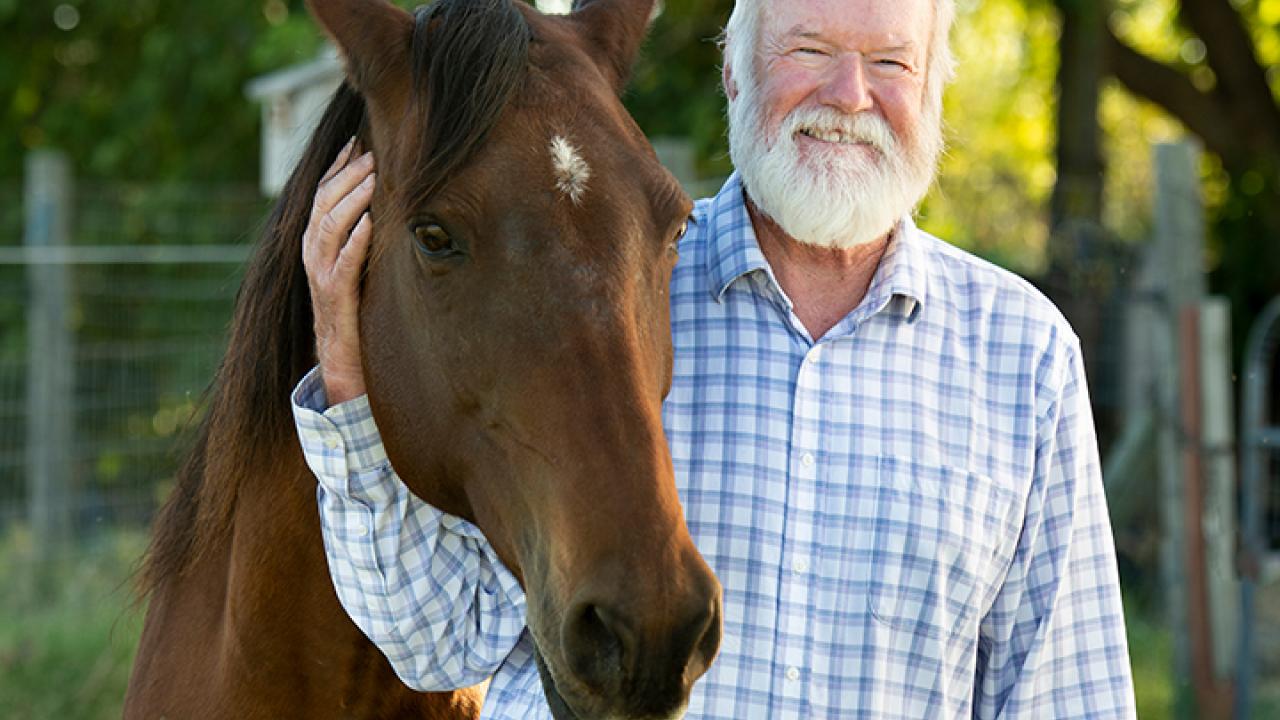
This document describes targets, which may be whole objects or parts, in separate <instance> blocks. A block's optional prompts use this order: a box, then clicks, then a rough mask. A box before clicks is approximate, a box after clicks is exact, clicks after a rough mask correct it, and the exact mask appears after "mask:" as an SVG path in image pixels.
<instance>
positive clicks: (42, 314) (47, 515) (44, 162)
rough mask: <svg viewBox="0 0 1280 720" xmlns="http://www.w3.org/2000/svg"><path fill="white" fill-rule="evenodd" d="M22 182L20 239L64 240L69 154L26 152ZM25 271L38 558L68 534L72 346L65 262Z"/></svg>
mask: <svg viewBox="0 0 1280 720" xmlns="http://www.w3.org/2000/svg"><path fill="white" fill-rule="evenodd" d="M25 182H26V189H25V198H24V202H25V213H26V219H25V222H26V226H25V232H24V243H25V245H26V246H27V247H28V248H31V249H35V248H44V247H52V246H64V245H68V244H70V243H69V240H70V236H71V212H72V210H71V198H72V176H71V165H70V163H69V162H68V160H67V157H66V156H65V155H63V154H62V153H60V152H57V151H54V150H42V151H36V152H33V153H31V154H30V155H28V156H27V161H26V180H25ZM27 273H28V274H27V277H28V284H29V293H30V305H29V307H28V310H27V358H28V362H27V373H28V374H27V443H26V444H27V453H26V459H27V506H28V513H29V517H30V521H31V529H32V533H33V535H34V550H35V553H36V560H37V561H39V560H40V559H42V558H48V557H51V556H53V555H55V554H56V553H57V552H59V551H60V550H62V549H64V548H65V547H66V546H67V544H68V543H69V541H70V539H71V532H72V508H71V497H72V493H71V484H72V472H73V468H74V465H73V457H74V450H75V444H74V434H75V415H74V412H73V405H72V402H73V393H74V391H75V372H74V368H75V358H74V353H75V345H74V340H73V334H72V330H73V329H72V327H71V320H72V318H71V278H70V271H69V269H68V266H67V265H66V264H65V263H57V262H50V263H39V262H33V263H31V264H29V265H28V266H27ZM37 566H38V565H37Z"/></svg>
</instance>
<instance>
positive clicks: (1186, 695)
mask: <svg viewBox="0 0 1280 720" xmlns="http://www.w3.org/2000/svg"><path fill="white" fill-rule="evenodd" d="M1198 157H1199V153H1198V152H1197V150H1196V148H1195V147H1194V146H1192V145H1190V144H1188V143H1179V144H1169V145H1157V146H1156V148H1155V171H1156V196H1155V221H1156V223H1155V224H1156V228H1155V239H1154V245H1155V250H1156V252H1155V254H1154V255H1153V256H1152V257H1153V258H1154V259H1156V261H1157V262H1158V263H1159V266H1158V271H1157V273H1156V276H1157V277H1159V278H1160V279H1161V281H1162V282H1161V285H1162V289H1163V292H1162V293H1161V295H1162V298H1161V299H1162V300H1163V305H1164V310H1165V312H1164V319H1163V322H1157V323H1155V324H1153V326H1152V347H1153V348H1154V349H1155V351H1156V355H1155V357H1157V358H1167V360H1166V361H1164V362H1160V363H1159V367H1158V371H1157V384H1158V387H1159V390H1158V392H1157V397H1158V403H1159V404H1158V407H1159V413H1158V417H1157V418H1156V420H1157V434H1158V438H1159V440H1158V444H1157V445H1158V447H1159V456H1160V498H1161V500H1160V511H1161V512H1160V515H1161V520H1162V523H1163V528H1164V544H1163V551H1162V553H1161V558H1162V561H1163V563H1162V564H1163V570H1164V571H1163V573H1162V575H1163V577H1164V593H1163V595H1164V599H1165V603H1166V605H1165V609H1166V613H1167V614H1166V618H1167V622H1168V627H1170V628H1174V629H1175V632H1174V633H1173V638H1174V656H1173V680H1174V690H1175V698H1176V703H1177V705H1176V709H1175V713H1176V716H1177V717H1178V718H1186V719H1188V720H1189V719H1190V718H1191V717H1193V714H1194V713H1195V687H1194V685H1193V682H1192V665H1193V663H1192V654H1193V652H1192V643H1191V638H1190V633H1187V632H1184V630H1185V628H1187V623H1188V621H1189V601H1190V597H1189V592H1188V582H1189V581H1190V580H1191V578H1189V577H1188V574H1187V568H1186V559H1187V525H1186V508H1187V497H1186V483H1185V476H1184V473H1183V457H1182V446H1183V443H1184V442H1185V439H1184V438H1183V436H1182V430H1183V427H1182V422H1181V418H1180V415H1181V413H1180V409H1181V408H1182V407H1183V401H1182V400H1183V399H1182V392H1181V391H1180V381H1181V377H1182V376H1183V374H1184V373H1183V367H1182V365H1183V363H1181V362H1180V360H1181V358H1180V357H1179V353H1178V349H1179V345H1180V342H1179V341H1180V338H1181V337H1182V332H1181V326H1182V322H1183V321H1182V318H1183V316H1184V310H1185V309H1187V308H1196V307H1198V306H1199V303H1200V299H1201V297H1203V295H1204V265H1203V252H1204V250H1203V247H1204V245H1203V243H1204V241H1203V233H1204V218H1203V212H1202V209H1201V204H1200V193H1199V178H1200V171H1199V168H1198V166H1197V160H1198Z"/></svg>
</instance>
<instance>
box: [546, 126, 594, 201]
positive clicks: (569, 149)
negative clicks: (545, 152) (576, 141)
mask: <svg viewBox="0 0 1280 720" xmlns="http://www.w3.org/2000/svg"><path fill="white" fill-rule="evenodd" d="M551 162H552V165H553V166H554V167H555V174H556V188H558V189H559V190H560V192H562V193H564V194H565V195H568V196H569V199H570V200H572V201H573V204H574V205H578V204H580V203H581V202H582V196H583V194H584V193H586V191H587V180H590V179H591V168H590V167H589V166H588V165H587V161H586V160H583V159H582V155H580V154H578V150H577V148H575V147H574V146H573V144H572V143H570V142H569V141H568V140H566V139H564V136H562V135H557V136H555V137H554V138H552V139H551Z"/></svg>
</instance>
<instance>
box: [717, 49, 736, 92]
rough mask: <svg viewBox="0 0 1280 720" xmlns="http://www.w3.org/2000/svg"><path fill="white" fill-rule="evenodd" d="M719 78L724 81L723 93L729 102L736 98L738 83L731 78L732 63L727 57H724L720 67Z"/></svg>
mask: <svg viewBox="0 0 1280 720" xmlns="http://www.w3.org/2000/svg"><path fill="white" fill-rule="evenodd" d="M720 80H721V82H723V83H724V95H725V97H727V98H729V102H733V101H734V100H737V99H738V83H737V82H735V81H734V79H733V65H732V64H730V62H729V58H727V57H726V58H725V59H724V67H722V68H720Z"/></svg>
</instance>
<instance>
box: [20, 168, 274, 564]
mask: <svg viewBox="0 0 1280 720" xmlns="http://www.w3.org/2000/svg"><path fill="white" fill-rule="evenodd" d="M13 196H15V195H11V197H13ZM16 196H17V197H21V195H20V194H17V195H16ZM73 197H74V200H73V202H72V206H71V215H72V218H71V232H70V237H69V241H70V246H69V247H67V248H63V249H62V251H61V252H59V253H57V254H56V256H55V255H52V254H48V253H46V254H45V255H42V256H38V257H37V256H32V255H30V254H27V255H23V254H21V253H18V252H16V251H17V250H19V247H18V246H19V245H21V243H22V239H23V238H22V233H23V228H22V225H23V218H22V217H21V208H20V207H19V208H17V209H13V208H8V207H6V209H5V211H4V212H3V213H0V250H3V251H8V252H7V254H0V328H2V329H0V341H2V344H0V534H2V533H4V532H5V531H7V530H9V529H11V528H14V527H21V526H23V525H26V524H29V523H30V522H31V515H32V507H33V503H34V502H35V497H34V495H33V482H32V477H33V463H37V462H39V458H36V457H35V456H33V450H32V448H33V447H34V446H35V445H37V444H38V443H36V442H35V441H36V440H45V441H49V440H50V438H38V437H35V435H36V434H38V433H40V432H43V428H44V427H45V426H42V425H41V424H39V423H38V422H36V418H37V417H38V416H40V415H42V414H46V413H49V412H53V411H55V410H56V411H58V412H63V413H65V414H66V415H67V416H68V417H69V421H68V422H67V423H66V425H67V428H68V429H67V431H66V432H65V433H58V436H57V437H56V438H54V441H55V442H56V443H57V445H58V446H59V447H56V448H53V449H52V450H51V452H52V454H54V455H55V456H56V457H57V458H58V459H59V461H58V463H57V466H58V467H59V468H61V469H60V470H59V472H60V473H61V474H62V475H65V477H63V478H61V481H60V482H62V483H64V484H63V485H60V486H59V489H58V492H57V495H58V497H54V498H53V499H52V503H53V504H54V505H55V506H56V507H55V513H56V514H58V515H60V516H61V517H63V518H64V520H65V524H66V526H67V528H66V531H67V533H68V534H69V535H70V536H71V537H72V538H74V539H76V540H78V541H81V542H77V543H76V544H77V545H83V541H89V540H92V538H93V537H94V536H95V535H96V534H100V532H101V531H103V530H106V529H110V528H114V527H119V526H132V527H138V528H141V527H145V525H146V523H147V522H148V521H149V519H150V517H151V515H152V513H153V512H154V510H155V508H156V507H157V505H158V502H159V501H160V500H161V499H162V498H163V496H164V495H165V492H166V490H167V488H168V487H169V485H170V484H171V482H172V478H173V476H174V473H175V471H176V469H177V466H178V463H179V460H180V456H181V452H182V450H183V447H184V442H183V437H184V432H183V431H184V428H187V427H188V426H189V425H190V423H191V422H192V420H193V419H195V418H196V417H197V415H198V413H199V408H200V400H201V395H202V393H203V391H204V389H205V387H206V386H207V385H208V383H209V381H210V380H211V378H212V376H213V372H214V370H215V369H216V366H217V363H218V361H219V359H220V357H221V353H222V350H223V346H224V342H225V332H226V328H227V325H228V322H229V320H230V317H231V311H232V305H233V302H234V297H235V293H236V290H237V288H238V286H239V282H240V277H241V270H242V265H243V260H244V258H245V257H246V256H247V253H248V247H249V244H250V242H251V240H252V239H253V238H254V237H256V235H257V231H258V229H259V227H260V225H261V222H262V220H263V219H264V218H265V215H266V211H267V209H268V208H267V204H266V201H265V200H263V199H262V198H261V197H260V196H259V195H258V194H257V191H256V188H254V187H253V186H223V187H189V186H187V187H177V186H168V187H150V186H128V185H113V186H109V187H83V188H78V189H77V190H76V191H75V192H74V193H73ZM50 277H55V278H58V279H59V280H60V281H61V282H64V283H65V287H66V291H65V293H63V294H64V295H65V297H64V298H62V305H61V306H60V309H59V311H58V314H59V315H60V316H61V317H62V322H61V323H58V322H49V317H48V315H47V314H42V313H41V312H40V311H39V309H38V308H37V307H36V305H37V304H38V303H39V302H41V300H39V299H38V298H37V292H36V291H37V290H38V289H39V286H40V283H42V282H47V281H48V279H49V278H50ZM45 290H46V291H47V287H46V288H45ZM45 294H47V292H46V293H45ZM44 324H47V325H50V326H53V327H42V325H44ZM49 333H54V334H58V335H60V336H61V337H62V341H61V342H60V343H59V344H57V345H55V347H57V348H59V349H60V352H58V353H56V355H57V356H50V354H49V353H47V352H46V353H44V354H42V352H41V350H42V345H41V343H40V342H38V341H37V336H38V335H39V336H41V337H43V336H45V335H48V334H49ZM54 365H63V366H67V367H69V368H70V371H69V373H68V374H69V376H70V381H69V383H67V385H68V388H67V392H65V393H63V394H62V395H60V396H59V395H56V394H55V397H54V399H53V400H50V399H49V398H48V397H46V396H39V397H36V396H33V388H34V387H38V386H40V385H41V383H40V382H39V379H40V377H41V374H42V373H44V374H47V373H48V372H49V369H50V367H51V366H54ZM50 402H53V403H61V404H65V405H66V407H65V408H60V409H58V408H50V407H47V404H48V403H50ZM37 541H38V539H37Z"/></svg>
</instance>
